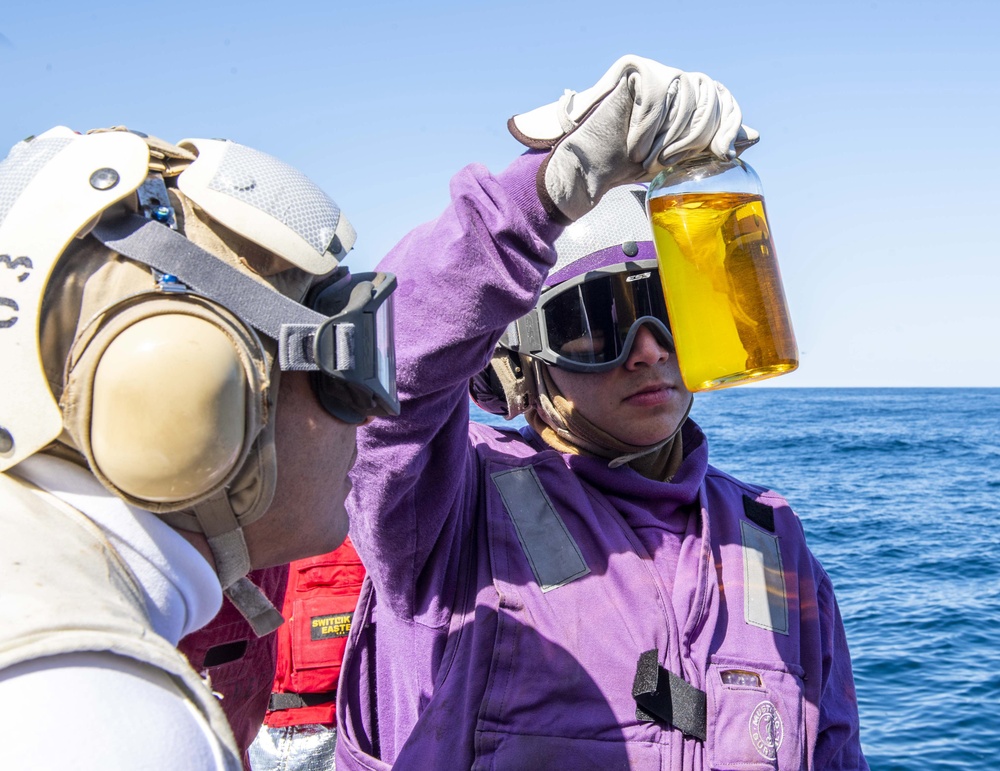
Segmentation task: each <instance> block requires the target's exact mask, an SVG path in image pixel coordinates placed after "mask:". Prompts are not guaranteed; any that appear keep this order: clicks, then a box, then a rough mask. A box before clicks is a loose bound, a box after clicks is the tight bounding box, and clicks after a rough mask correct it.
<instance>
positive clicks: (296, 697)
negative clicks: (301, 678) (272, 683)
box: [267, 691, 337, 712]
mask: <svg viewBox="0 0 1000 771" xmlns="http://www.w3.org/2000/svg"><path fill="white" fill-rule="evenodd" d="M336 700H337V692H336V691H323V692H322V693H291V692H288V693H272V694H271V700H270V702H269V703H268V705H267V708H268V710H269V711H271V712H278V711H279V710H283V709H301V708H302V707H318V706H319V705H321V704H332V703H333V702H335V701H336Z"/></svg>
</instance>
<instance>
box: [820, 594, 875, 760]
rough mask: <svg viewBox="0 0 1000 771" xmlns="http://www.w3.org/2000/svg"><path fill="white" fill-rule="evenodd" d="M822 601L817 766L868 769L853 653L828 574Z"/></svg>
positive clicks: (821, 597)
mask: <svg viewBox="0 0 1000 771" xmlns="http://www.w3.org/2000/svg"><path fill="white" fill-rule="evenodd" d="M818 602H819V607H820V611H821V613H822V614H823V622H822V629H823V641H822V647H823V683H822V686H821V691H820V696H819V724H818V726H817V734H816V750H815V752H814V755H813V759H814V762H813V766H814V767H815V768H818V769H819V768H821V769H830V771H838V770H839V769H845V770H846V769H851V770H852V771H854V770H855V769H864V770H865V771H867V769H868V762H867V761H866V760H865V758H864V754H863V753H862V751H861V738H860V729H859V719H858V698H857V694H856V692H855V690H854V675H853V672H852V671H851V654H850V651H849V650H848V649H847V636H846V634H845V632H844V622H843V620H842V619H841V617H840V609H839V608H838V607H837V600H836V597H834V594H833V586H832V585H831V583H830V579H829V577H827V576H825V575H824V577H823V581H822V582H821V583H820V585H819V588H818Z"/></svg>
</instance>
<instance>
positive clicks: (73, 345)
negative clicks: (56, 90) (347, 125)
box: [0, 127, 355, 631]
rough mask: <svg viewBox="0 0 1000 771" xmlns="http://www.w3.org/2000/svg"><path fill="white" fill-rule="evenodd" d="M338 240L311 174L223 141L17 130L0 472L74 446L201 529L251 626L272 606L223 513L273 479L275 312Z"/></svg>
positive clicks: (1, 213)
mask: <svg viewBox="0 0 1000 771" xmlns="http://www.w3.org/2000/svg"><path fill="white" fill-rule="evenodd" d="M136 222H138V223H139V227H138V229H136V228H134V227H133V225H134V224H135V223H136ZM143 222H147V223H150V222H155V223H158V226H157V227H156V228H155V229H154V230H155V233H153V235H155V236H156V240H154V241H153V242H152V244H151V245H150V244H147V245H145V246H144V245H143V243H142V240H141V239H142V238H144V237H145V235H146V233H145V231H144V230H143V225H142V223H143ZM122 223H125V226H126V230H130V229H131V230H135V232H134V233H131V230H130V237H129V238H123V237H121V235H120V233H121V228H122ZM130 223H132V224H130ZM161 226H162V227H161ZM146 230H149V228H147V229H146ZM354 240H355V233H354V230H353V228H352V227H351V225H350V223H349V222H348V221H347V220H346V218H344V217H343V215H342V213H341V211H340V209H339V207H338V206H337V205H336V204H335V203H334V202H333V201H332V200H330V198H328V197H327V196H326V195H325V194H324V193H323V192H322V191H321V190H320V189H319V188H318V187H316V185H314V184H313V183H312V182H310V181H309V180H308V179H307V178H306V177H304V176H303V175H302V174H301V173H300V172H298V171H296V170H295V169H293V168H291V167H290V166H288V165H287V164H284V163H282V162H281V161H278V160H276V159H274V158H272V157H270V156H268V155H266V154H264V153H261V152H258V151H256V150H252V149H250V148H248V147H244V146H242V145H239V144H237V143H234V142H229V141H223V140H214V139H192V140H185V141H183V142H180V143H179V144H177V145H171V144H168V143H166V142H163V141H161V140H158V139H156V138H153V137H147V136H145V135H140V134H137V133H133V132H129V131H126V130H123V129H114V130H101V131H96V132H92V133H89V134H86V135H81V134H78V133H76V132H74V131H71V130H70V129H67V128H63V127H58V128H54V129H52V130H50V131H47V132H45V133H44V134H41V135H39V136H37V137H33V138H30V139H28V140H25V141H24V142H21V143H19V144H18V145H16V146H15V147H14V148H13V149H12V150H11V152H10V154H9V156H8V157H7V158H6V159H5V160H3V161H2V162H0V372H2V373H3V375H2V377H0V471H3V470H6V469H7V468H10V467H12V466H14V465H16V464H17V463H19V462H20V461H22V460H24V459H25V458H27V457H29V456H31V455H33V454H35V453H37V452H40V451H43V450H45V449H46V448H47V447H51V448H52V449H53V450H54V451H58V452H62V453H67V452H70V453H77V454H78V455H79V456H82V457H83V459H84V460H85V461H86V463H87V465H88V466H89V467H90V469H91V470H92V472H93V473H94V474H95V476H96V477H97V478H98V479H99V480H100V481H101V482H102V484H104V486H105V487H106V488H107V489H108V490H110V491H111V492H113V493H114V494H115V495H118V496H119V497H121V498H122V499H123V500H125V501H127V502H128V503H130V504H134V505H136V506H139V507H141V508H144V509H147V510H149V511H152V512H154V513H156V514H158V515H160V516H161V517H163V518H164V519H165V520H166V521H167V522H169V523H170V524H172V525H174V526H175V527H179V528H182V529H186V530H191V531H197V532H204V533H205V534H206V536H207V537H208V540H209V544H210V546H211V547H212V550H213V553H214V554H215V557H216V564H217V568H218V571H219V574H220V580H221V581H222V584H223V587H224V588H225V589H227V593H228V594H229V595H230V597H231V598H233V599H234V601H235V602H236V603H237V605H238V606H241V609H243V610H245V611H246V610H248V611H249V616H248V617H250V618H251V622H252V623H253V622H254V618H253V617H254V616H256V617H257V618H256V628H257V629H258V630H259V631H266V630H267V628H268V627H269V626H272V625H273V624H274V622H276V621H279V619H280V617H278V618H275V614H276V611H274V610H273V608H270V606H269V605H266V606H262V605H261V604H260V602H259V600H263V598H262V597H259V600H258V598H257V595H259V593H257V595H255V594H254V592H255V591H256V590H255V589H254V590H253V591H250V589H253V587H249V588H248V586H247V583H248V582H246V580H245V578H244V576H245V574H246V573H247V571H248V570H249V567H250V564H249V556H248V554H247V549H246V543H245V541H244V539H243V534H242V528H243V527H244V526H246V525H248V524H250V523H251V522H253V521H255V520H256V519H257V518H259V517H260V516H261V515H262V514H263V513H264V511H265V510H266V509H267V508H268V507H269V506H270V503H271V498H272V495H273V492H274V482H275V476H276V465H275V458H274V452H273V431H274V421H273V410H274V398H275V394H276V392H277V379H278V376H279V367H278V366H276V364H277V359H278V358H283V359H289V360H294V359H295V357H296V355H297V352H296V351H297V349H296V347H295V346H294V345H289V340H290V339H297V338H294V336H292V337H288V336H287V335H286V327H287V328H289V329H291V328H293V327H294V328H295V329H297V330H299V331H301V329H302V328H305V327H308V325H309V324H314V323H315V322H316V318H315V317H318V318H319V320H323V317H321V316H319V315H318V314H314V313H313V312H312V311H309V310H308V309H306V308H304V307H303V306H302V305H300V303H301V301H302V300H303V299H304V297H305V295H306V293H307V291H308V290H309V289H310V287H311V286H313V285H314V284H315V283H316V282H317V281H318V280H320V279H321V278H322V277H324V276H326V275H328V274H330V273H331V272H333V271H334V270H335V269H337V267H338V263H339V261H340V260H341V259H342V258H343V257H344V256H345V255H346V254H347V252H348V251H349V250H350V249H351V247H352V246H353V243H354ZM175 268H176V269H175ZM178 274H179V276H178ZM188 276H190V277H191V278H190V279H188V278H186V277H188ZM195 286H197V287H198V289H197V290H195V289H193V287H195ZM310 314H312V316H310ZM261 320H263V321H261ZM271 321H280V322H281V323H280V324H279V323H275V324H274V325H273V327H274V328H276V329H279V330H280V334H279V332H272V331H271V329H272V326H271V325H269V322H271ZM284 322H295V323H294V324H285V323H284ZM300 322H304V323H300ZM296 324H297V326H296ZM255 327H256V329H255ZM258 332H261V333H262V334H263V337H261V336H259V335H258ZM289 334H291V333H289ZM295 364H296V362H295V361H292V364H291V365H290V366H288V367H286V369H295V368H303V369H306V368H308V367H307V366H305V365H303V366H301V367H299V366H295ZM264 602H265V603H266V601H264Z"/></svg>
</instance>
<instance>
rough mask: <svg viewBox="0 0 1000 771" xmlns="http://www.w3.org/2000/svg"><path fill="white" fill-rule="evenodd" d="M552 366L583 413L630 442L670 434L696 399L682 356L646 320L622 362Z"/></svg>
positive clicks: (646, 441)
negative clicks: (602, 366)
mask: <svg viewBox="0 0 1000 771" xmlns="http://www.w3.org/2000/svg"><path fill="white" fill-rule="evenodd" d="M549 372H550V373H551V375H552V380H553V381H555V384H556V385H557V386H558V387H559V390H560V391H562V393H563V396H565V397H566V398H567V399H568V400H569V401H571V402H572V403H573V405H574V407H575V408H576V410H577V411H578V412H579V413H580V414H581V415H582V416H583V417H585V418H586V419H587V420H589V421H590V422H591V423H593V424H594V425H595V426H597V427H598V428H600V429H602V430H603V431H605V432H607V433H608V434H610V435H611V436H613V437H615V438H616V439H618V440H620V441H622V442H626V443H627V444H634V445H651V444H656V443H657V442H661V441H663V440H664V439H666V438H668V437H669V436H670V435H671V434H673V433H674V431H676V430H677V427H678V426H679V425H680V422H681V421H682V420H683V419H684V416H685V414H686V413H687V409H688V404H689V402H690V400H691V394H690V392H689V391H688V390H687V388H685V386H684V381H683V380H681V374H680V370H679V369H678V366H677V357H676V356H675V355H674V353H673V351H672V350H671V349H669V348H665V347H664V346H663V345H662V344H661V343H660V342H659V340H657V338H656V335H654V334H653V333H652V332H651V331H650V330H649V328H648V327H647V326H645V325H643V326H642V327H641V328H640V329H639V331H638V333H637V334H636V336H635V341H634V342H633V344H632V350H631V351H630V352H629V355H628V358H627V359H626V360H625V363H624V364H622V365H621V366H619V367H615V368H614V369H612V370H609V371H607V372H595V373H589V372H587V373H584V372H570V371H568V370H564V369H560V368H559V367H550V368H549Z"/></svg>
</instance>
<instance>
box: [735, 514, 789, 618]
mask: <svg viewBox="0 0 1000 771" xmlns="http://www.w3.org/2000/svg"><path fill="white" fill-rule="evenodd" d="M740 531H741V535H742V538H743V584H744V586H743V598H744V603H743V610H744V617H745V619H746V622H747V623H748V624H752V625H753V626H758V627H760V628H762V629H767V630H769V631H771V632H779V633H780V634H788V597H787V595H786V593H785V573H784V571H783V570H782V567H781V551H780V550H779V548H778V539H777V537H776V536H773V535H771V534H770V533H765V532H764V531H763V530H761V529H760V528H757V527H755V526H754V525H751V524H750V523H749V522H744V521H741V522H740Z"/></svg>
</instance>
